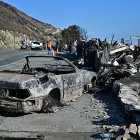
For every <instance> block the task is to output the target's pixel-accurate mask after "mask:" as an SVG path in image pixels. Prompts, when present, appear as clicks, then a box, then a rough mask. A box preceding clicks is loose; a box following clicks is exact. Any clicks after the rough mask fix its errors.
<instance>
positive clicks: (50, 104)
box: [42, 90, 62, 113]
mask: <svg viewBox="0 0 140 140" xmlns="http://www.w3.org/2000/svg"><path fill="white" fill-rule="evenodd" d="M56 107H62V103H61V102H60V92H58V91H57V90H53V91H51V92H50V94H49V95H47V96H46V97H45V98H44V100H43V106H42V111H43V112H51V113H53V112H55V109H56Z"/></svg>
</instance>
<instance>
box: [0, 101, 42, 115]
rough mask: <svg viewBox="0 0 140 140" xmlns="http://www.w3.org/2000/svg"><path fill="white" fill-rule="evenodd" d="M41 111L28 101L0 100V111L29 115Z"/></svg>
mask: <svg viewBox="0 0 140 140" xmlns="http://www.w3.org/2000/svg"><path fill="white" fill-rule="evenodd" d="M39 110H41V108H40V107H38V106H36V105H34V104H32V103H31V102H29V101H10V100H5V99H0V111H2V112H11V113H12V112H13V113H29V112H33V111H39Z"/></svg>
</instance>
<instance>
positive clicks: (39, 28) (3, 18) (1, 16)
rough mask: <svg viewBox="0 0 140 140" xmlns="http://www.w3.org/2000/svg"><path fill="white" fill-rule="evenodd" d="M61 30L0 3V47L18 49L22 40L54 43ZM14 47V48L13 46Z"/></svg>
mask: <svg viewBox="0 0 140 140" xmlns="http://www.w3.org/2000/svg"><path fill="white" fill-rule="evenodd" d="M60 32H61V30H60V29H58V28H55V27H54V26H52V25H51V24H46V23H43V22H41V21H38V20H37V19H34V18H32V17H30V16H28V15H26V14H25V13H23V12H21V11H19V10H18V9H16V8H14V7H13V6H11V5H9V4H6V3H4V2H2V1H0V47H15V48H18V47H20V41H21V40H24V39H30V40H40V41H43V42H45V43H46V42H47V41H48V40H50V39H51V40H52V41H53V43H55V41H56V39H57V38H60V37H61V35H60ZM13 45H14V46H13Z"/></svg>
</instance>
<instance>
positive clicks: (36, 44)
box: [31, 41, 44, 50]
mask: <svg viewBox="0 0 140 140" xmlns="http://www.w3.org/2000/svg"><path fill="white" fill-rule="evenodd" d="M31 49H40V50H42V49H44V47H43V43H41V42H40V41H34V42H32V43H31Z"/></svg>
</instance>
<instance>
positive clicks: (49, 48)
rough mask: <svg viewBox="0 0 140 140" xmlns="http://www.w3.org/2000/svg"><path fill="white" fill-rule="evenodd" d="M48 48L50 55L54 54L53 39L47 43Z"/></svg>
mask: <svg viewBox="0 0 140 140" xmlns="http://www.w3.org/2000/svg"><path fill="white" fill-rule="evenodd" d="M47 48H48V52H49V54H50V55H52V56H54V50H53V48H52V43H51V40H49V41H48V43H47Z"/></svg>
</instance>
